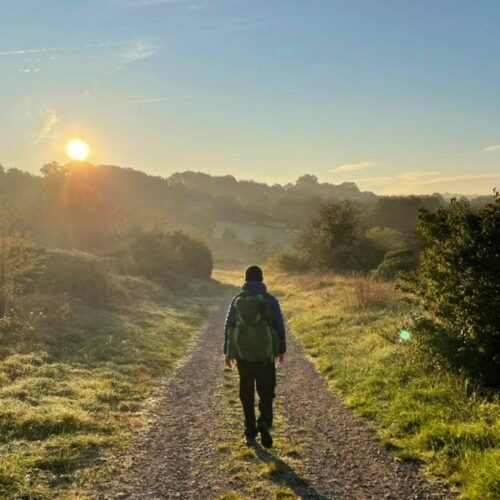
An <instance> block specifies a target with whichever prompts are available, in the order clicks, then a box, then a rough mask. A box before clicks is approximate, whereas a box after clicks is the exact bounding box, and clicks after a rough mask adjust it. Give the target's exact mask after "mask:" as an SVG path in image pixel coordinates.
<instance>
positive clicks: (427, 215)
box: [412, 193, 500, 386]
mask: <svg viewBox="0 0 500 500" xmlns="http://www.w3.org/2000/svg"><path fill="white" fill-rule="evenodd" d="M418 227H419V230H420V232H421V233H422V235H423V236H424V238H425V240H426V249H425V250H424V251H423V252H422V254H421V257H420V267H419V272H418V274H417V275H416V277H415V278H414V280H413V282H412V284H413V286H414V292H415V294H416V296H417V297H418V299H419V301H420V303H421V304H422V306H423V308H424V310H425V312H426V315H425V317H424V318H422V322H421V323H420V325H421V326H422V325H424V327H423V328H421V329H420V330H421V331H422V332H424V338H425V328H426V327H425V325H427V326H429V323H428V322H426V321H425V320H426V319H427V320H429V319H430V320H431V321H432V322H433V323H434V325H435V327H436V328H432V327H430V328H429V331H431V335H430V336H428V337H427V340H428V343H429V345H430V346H431V347H433V349H437V350H439V351H440V353H441V354H445V355H446V356H447V357H448V358H449V359H451V360H452V361H453V362H454V363H455V364H458V365H459V366H461V367H463V368H465V369H467V370H469V372H470V373H472V374H474V375H478V376H480V377H481V378H482V379H483V380H484V381H485V382H487V383H489V384H492V385H497V386H498V385H499V384H500V314H499V311H500V196H499V194H498V193H496V195H495V199H494V201H493V202H492V203H488V204H486V205H484V206H483V207H481V208H480V209H478V210H477V211H475V210H473V209H472V208H471V206H470V204H469V202H468V201H466V200H460V201H456V200H452V202H451V204H450V206H449V207H447V208H441V209H439V210H437V212H435V213H432V212H429V211H427V210H424V211H422V212H421V214H420V217H419V222H418Z"/></svg>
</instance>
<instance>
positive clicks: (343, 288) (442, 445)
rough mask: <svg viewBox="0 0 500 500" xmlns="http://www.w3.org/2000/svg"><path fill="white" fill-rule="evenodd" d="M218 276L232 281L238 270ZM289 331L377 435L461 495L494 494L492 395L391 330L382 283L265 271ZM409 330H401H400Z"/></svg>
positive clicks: (497, 471)
mask: <svg viewBox="0 0 500 500" xmlns="http://www.w3.org/2000/svg"><path fill="white" fill-rule="evenodd" d="M217 277H218V279H220V280H221V281H225V282H231V283H237V282H238V281H239V276H238V274H236V273H234V272H231V271H223V272H219V273H218V274H217ZM267 283H268V285H269V287H270V291H271V292H274V293H275V294H276V295H277V296H278V297H279V299H280V300H281V303H282V307H283V309H284V311H285V313H286V316H287V318H288V324H289V327H290V330H291V331H292V332H293V335H294V336H295V337H296V338H298V339H299V340H300V341H301V342H302V344H303V345H304V347H305V349H306V352H307V354H308V356H309V358H310V359H311V361H312V362H313V363H314V364H315V366H316V367H317V369H318V370H319V371H320V372H321V373H322V374H323V376H324V377H325V378H326V379H327V381H328V384H329V387H330V388H331V390H332V391H334V392H336V393H338V394H340V395H342V396H343V397H344V398H345V402H346V404H347V405H348V406H349V407H350V408H353V409H354V410H355V411H357V412H358V413H359V414H361V415H362V416H364V417H366V418H367V419H369V420H370V421H371V422H372V424H373V425H374V426H375V427H376V429H377V430H378V433H379V435H380V438H381V442H382V445H383V446H384V447H387V448H389V449H392V450H394V451H395V452H396V454H397V455H398V456H399V457H401V458H402V459H404V460H411V461H416V462H418V463H421V464H422V466H423V469H424V471H425V472H426V473H427V474H428V475H429V476H431V477H433V478H434V479H437V480H447V481H449V482H450V483H451V484H452V485H453V486H454V487H455V488H457V489H458V490H459V491H460V492H461V493H462V495H463V497H464V498H470V499H486V498H491V499H493V498H499V497H500V479H499V478H500V449H499V445H500V402H499V400H498V398H497V397H494V396H491V397H490V398H488V397H486V395H482V394H481V393H479V392H478V391H477V390H476V388H475V387H474V386H473V385H472V384H471V383H470V382H469V381H468V380H467V379H466V378H465V377H463V376H461V375H457V374H454V373H450V372H447V371H446V370H444V369H442V368H440V367H439V366H437V365H436V364H434V363H432V362H431V361H429V360H428V359H427V360H426V359H424V358H423V357H422V356H421V355H420V354H419V352H418V350H417V349H416V346H415V340H414V339H413V338H412V337H410V339H409V340H408V341H406V342H404V341H402V340H401V339H400V332H401V331H402V330H403V329H405V327H406V326H407V324H408V320H409V314H410V310H409V309H408V306H406V305H403V304H401V302H400V301H399V300H398V299H399V297H398V294H397V292H396V291H395V290H394V288H393V286H392V285H391V284H380V283H374V282H371V281H369V280H367V279H365V278H362V277H354V278H345V277H339V276H335V275H329V274H326V275H325V274H323V275H313V274H310V275H309V274H308V275H299V276H296V277H292V276H289V275H284V274H277V273H275V274H271V275H270V276H268V278H267ZM410 335H411V332H410Z"/></svg>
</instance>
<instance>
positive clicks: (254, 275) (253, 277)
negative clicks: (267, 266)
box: [245, 266, 264, 281]
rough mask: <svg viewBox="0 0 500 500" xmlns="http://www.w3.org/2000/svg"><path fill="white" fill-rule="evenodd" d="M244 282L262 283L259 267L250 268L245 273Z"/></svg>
mask: <svg viewBox="0 0 500 500" xmlns="http://www.w3.org/2000/svg"><path fill="white" fill-rule="evenodd" d="M245 281H264V276H263V274H262V269H261V268H260V267H259V266H250V267H249V268H248V269H247V270H246V271H245Z"/></svg>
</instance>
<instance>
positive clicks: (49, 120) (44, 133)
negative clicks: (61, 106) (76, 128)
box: [33, 111, 59, 144]
mask: <svg viewBox="0 0 500 500" xmlns="http://www.w3.org/2000/svg"><path fill="white" fill-rule="evenodd" d="M58 123H59V118H58V116H57V114H56V113H55V111H50V112H49V114H48V115H47V117H46V118H45V120H44V122H43V125H42V128H41V129H40V132H39V133H38V136H37V137H36V139H35V140H34V141H33V144H38V143H39V142H40V141H42V140H43V139H46V138H47V137H48V136H49V134H50V133H51V132H52V130H54V128H55V126H56V125H57V124H58Z"/></svg>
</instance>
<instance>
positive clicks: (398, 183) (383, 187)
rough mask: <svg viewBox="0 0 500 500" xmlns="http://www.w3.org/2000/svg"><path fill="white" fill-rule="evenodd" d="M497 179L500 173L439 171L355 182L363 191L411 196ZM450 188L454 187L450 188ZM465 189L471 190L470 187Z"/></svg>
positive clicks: (409, 173) (406, 173)
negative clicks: (457, 173)
mask: <svg viewBox="0 0 500 500" xmlns="http://www.w3.org/2000/svg"><path fill="white" fill-rule="evenodd" d="M496 179H500V173H498V174H497V173H485V174H460V175H443V173H442V172H439V171H425V170H416V171H411V172H403V173H400V174H397V175H395V176H392V177H389V176H384V177H382V176H381V177H365V178H361V179H356V181H355V182H356V183H358V184H359V185H360V186H361V187H362V188H363V189H370V190H371V189H373V190H375V191H377V192H379V193H381V194H391V193H399V194H404V193H407V194H410V193H418V192H430V191H433V190H434V189H441V190H445V191H448V190H450V189H459V188H460V185H463V183H467V182H468V183H473V182H475V181H481V180H483V181H489V180H491V181H492V182H493V181H495V180H496ZM450 186H453V187H452V188H450ZM465 187H467V189H468V188H469V186H464V188H465ZM467 189H465V190H467Z"/></svg>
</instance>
